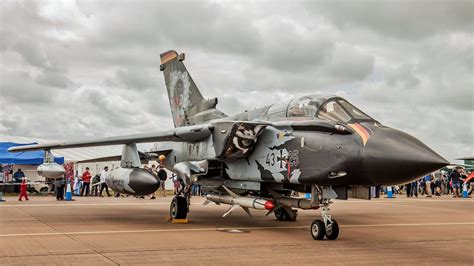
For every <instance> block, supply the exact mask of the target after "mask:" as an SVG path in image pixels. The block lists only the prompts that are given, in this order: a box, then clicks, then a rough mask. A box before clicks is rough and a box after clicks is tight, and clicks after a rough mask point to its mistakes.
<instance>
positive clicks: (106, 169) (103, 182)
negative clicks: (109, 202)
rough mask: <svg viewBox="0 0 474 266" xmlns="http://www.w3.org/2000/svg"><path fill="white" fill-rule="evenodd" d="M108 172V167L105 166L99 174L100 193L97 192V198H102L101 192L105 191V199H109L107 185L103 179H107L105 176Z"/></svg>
mask: <svg viewBox="0 0 474 266" xmlns="http://www.w3.org/2000/svg"><path fill="white" fill-rule="evenodd" d="M108 170H109V167H108V166H106V167H104V170H102V172H101V173H100V182H101V184H100V192H99V196H100V197H103V196H102V192H103V191H104V189H105V192H106V193H107V197H110V193H109V187H108V186H107V183H105V178H106V177H107V175H108V174H109V173H108V172H107V171H108Z"/></svg>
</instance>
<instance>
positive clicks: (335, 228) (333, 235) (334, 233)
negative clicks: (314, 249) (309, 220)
mask: <svg viewBox="0 0 474 266" xmlns="http://www.w3.org/2000/svg"><path fill="white" fill-rule="evenodd" d="M338 236H339V225H338V224H337V222H336V220H332V224H331V225H330V226H328V228H326V238H327V239H329V240H335V239H337V237H338Z"/></svg>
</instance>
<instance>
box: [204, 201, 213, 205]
mask: <svg viewBox="0 0 474 266" xmlns="http://www.w3.org/2000/svg"><path fill="white" fill-rule="evenodd" d="M211 202H212V201H210V200H205V201H204V202H203V203H202V205H207V204H209V203H211Z"/></svg>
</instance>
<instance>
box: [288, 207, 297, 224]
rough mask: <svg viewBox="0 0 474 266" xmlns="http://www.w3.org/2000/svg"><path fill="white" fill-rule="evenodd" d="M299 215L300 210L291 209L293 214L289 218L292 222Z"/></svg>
mask: <svg viewBox="0 0 474 266" xmlns="http://www.w3.org/2000/svg"><path fill="white" fill-rule="evenodd" d="M297 217H298V210H291V214H290V215H288V220H287V221H290V222H294V221H296V218H297Z"/></svg>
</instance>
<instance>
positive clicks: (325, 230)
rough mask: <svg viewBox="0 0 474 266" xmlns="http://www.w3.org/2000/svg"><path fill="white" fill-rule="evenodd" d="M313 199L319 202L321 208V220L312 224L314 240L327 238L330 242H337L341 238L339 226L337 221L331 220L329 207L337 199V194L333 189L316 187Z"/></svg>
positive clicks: (311, 230) (311, 229)
mask: <svg viewBox="0 0 474 266" xmlns="http://www.w3.org/2000/svg"><path fill="white" fill-rule="evenodd" d="M314 188H315V189H313V193H311V194H312V197H313V201H317V204H319V206H320V208H321V217H322V220H321V219H316V220H314V221H313V223H312V224H311V228H310V232H311V236H312V237H313V239H314V240H322V239H323V238H324V237H325V236H326V239H328V240H335V239H337V237H338V236H339V225H338V223H337V222H336V220H334V219H331V214H330V213H329V211H330V208H329V205H330V204H331V203H332V201H331V199H332V198H336V197H337V194H336V193H335V192H334V190H332V188H330V187H329V188H326V187H325V188H323V189H321V188H320V187H319V186H314Z"/></svg>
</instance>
